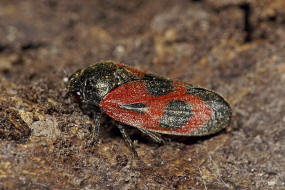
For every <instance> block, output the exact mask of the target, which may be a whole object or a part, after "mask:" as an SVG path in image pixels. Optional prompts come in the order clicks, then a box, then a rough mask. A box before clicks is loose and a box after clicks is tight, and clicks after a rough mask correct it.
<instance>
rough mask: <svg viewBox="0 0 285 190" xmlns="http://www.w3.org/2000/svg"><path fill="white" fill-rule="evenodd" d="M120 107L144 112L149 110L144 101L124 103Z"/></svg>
mask: <svg viewBox="0 0 285 190" xmlns="http://www.w3.org/2000/svg"><path fill="white" fill-rule="evenodd" d="M120 108H122V109H125V110H130V111H133V112H137V113H142V114H144V113H145V112H146V111H147V107H146V105H145V104H143V103H134V104H122V105H120Z"/></svg>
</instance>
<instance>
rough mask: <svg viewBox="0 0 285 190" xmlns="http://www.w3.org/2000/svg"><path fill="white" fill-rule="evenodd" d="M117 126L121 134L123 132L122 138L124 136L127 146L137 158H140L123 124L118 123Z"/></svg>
mask: <svg viewBox="0 0 285 190" xmlns="http://www.w3.org/2000/svg"><path fill="white" fill-rule="evenodd" d="M116 125H117V127H118V129H119V130H120V132H121V134H122V136H123V138H124V140H125V142H126V144H127V145H128V147H129V148H130V149H131V150H132V152H133V153H134V156H135V157H138V153H137V151H136V149H135V147H134V144H133V142H132V140H131V138H130V136H129V135H128V134H127V132H126V130H125V127H124V126H123V125H122V124H120V123H118V122H116Z"/></svg>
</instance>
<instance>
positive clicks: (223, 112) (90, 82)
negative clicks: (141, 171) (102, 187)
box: [67, 61, 232, 156]
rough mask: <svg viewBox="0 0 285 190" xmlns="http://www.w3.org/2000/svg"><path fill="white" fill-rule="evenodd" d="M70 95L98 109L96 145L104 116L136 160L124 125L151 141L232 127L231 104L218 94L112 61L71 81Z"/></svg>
mask: <svg viewBox="0 0 285 190" xmlns="http://www.w3.org/2000/svg"><path fill="white" fill-rule="evenodd" d="M67 88H68V95H70V94H73V95H74V96H75V97H76V98H77V99H78V100H80V102H81V103H83V104H85V105H89V106H91V107H94V108H96V109H94V110H92V111H94V112H96V113H95V114H94V123H95V130H94V134H93V138H94V142H97V140H98V136H99V127H100V120H101V117H102V115H103V114H104V113H105V114H107V115H108V116H110V117H111V118H113V119H114V120H115V121H116V122H115V123H116V125H117V127H118V128H119V130H120V132H121V134H122V136H123V138H124V140H125V141H126V143H127V145H128V147H129V148H130V149H131V150H132V151H133V153H134V155H135V156H137V152H136V150H135V148H134V145H133V143H132V141H131V139H130V137H129V136H128V134H127V133H126V131H125V125H129V126H133V127H136V128H137V129H138V130H140V131H141V132H143V133H145V134H147V135H148V136H149V137H151V138H152V139H153V140H154V141H155V142H158V143H164V140H163V139H162V137H161V136H160V134H171V135H182V136H204V135H210V134H214V133H216V132H218V131H220V130H222V129H224V128H225V127H226V126H228V125H229V124H230V121H231V116H232V112H231V108H230V105H229V104H228V103H227V102H226V101H225V100H224V98H223V97H222V96H220V95H219V94H217V93H215V92H213V91H210V90H207V89H204V88H200V87H197V86H193V85H191V84H188V83H185V82H181V81H174V80H170V79H167V78H163V77H160V76H157V75H154V74H148V73H145V72H141V71H139V70H136V69H134V68H131V67H128V66H125V65H122V64H119V63H116V62H113V61H102V62H98V63H96V64H94V65H91V66H89V67H87V68H85V69H80V70H78V71H76V72H75V73H74V74H72V75H71V76H70V77H69V80H68V83H67Z"/></svg>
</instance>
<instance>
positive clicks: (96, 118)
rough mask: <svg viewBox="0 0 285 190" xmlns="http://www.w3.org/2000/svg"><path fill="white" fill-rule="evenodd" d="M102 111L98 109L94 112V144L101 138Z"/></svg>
mask: <svg viewBox="0 0 285 190" xmlns="http://www.w3.org/2000/svg"><path fill="white" fill-rule="evenodd" d="M102 115H103V113H102V111H101V110H100V111H96V112H95V113H94V116H93V117H94V125H95V126H94V128H93V140H92V144H96V143H98V140H99V132H100V126H101V120H102Z"/></svg>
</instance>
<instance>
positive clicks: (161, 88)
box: [142, 74, 173, 96]
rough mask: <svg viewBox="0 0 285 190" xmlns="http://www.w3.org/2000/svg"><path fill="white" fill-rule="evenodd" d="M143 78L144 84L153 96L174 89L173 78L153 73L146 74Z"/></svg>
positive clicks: (164, 93)
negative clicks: (169, 78)
mask: <svg viewBox="0 0 285 190" xmlns="http://www.w3.org/2000/svg"><path fill="white" fill-rule="evenodd" d="M142 80H144V85H145V87H146V88H147V91H148V92H149V93H150V94H151V95H152V96H162V95H166V94H168V93H170V92H172V91H173V82H172V81H171V80H168V79H165V78H162V77H159V76H155V75H153V74H146V75H145V76H144V77H143V79H142Z"/></svg>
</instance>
